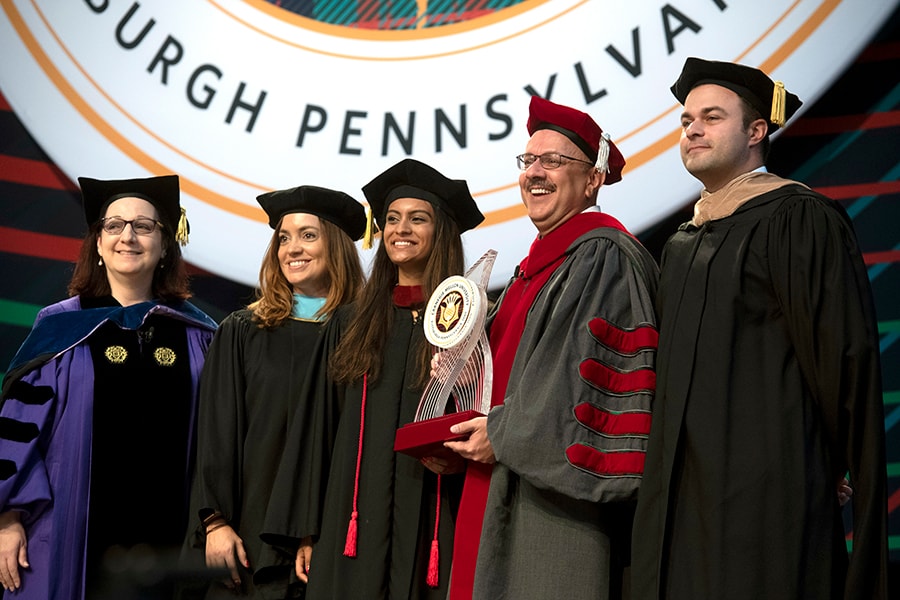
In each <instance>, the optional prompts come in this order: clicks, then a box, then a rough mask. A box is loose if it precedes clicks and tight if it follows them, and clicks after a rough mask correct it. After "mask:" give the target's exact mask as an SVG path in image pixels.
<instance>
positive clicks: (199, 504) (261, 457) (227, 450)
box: [186, 310, 327, 598]
mask: <svg viewBox="0 0 900 600" xmlns="http://www.w3.org/2000/svg"><path fill="white" fill-rule="evenodd" d="M252 316H253V314H252V312H251V311H249V310H240V311H236V312H234V313H232V314H231V315H229V316H228V317H226V318H225V319H224V320H223V321H222V323H221V325H220V327H219V330H218V331H217V333H216V337H215V339H214V340H213V343H212V346H211V347H210V351H209V356H208V357H207V361H206V367H205V368H204V370H203V384H202V385H201V390H200V418H199V429H198V444H199V449H198V453H197V467H196V469H195V471H196V476H195V480H194V485H193V488H192V497H191V508H192V516H193V518H194V520H193V522H192V526H191V528H190V530H189V531H188V539H187V541H186V545H187V546H188V547H189V548H193V550H192V551H191V550H187V554H188V555H189V557H190V558H188V560H189V561H190V562H191V563H192V564H194V565H197V564H201V565H202V564H204V562H203V561H204V558H203V557H204V556H205V545H206V537H205V528H204V527H203V525H202V522H201V521H202V519H203V518H205V517H206V516H208V515H209V514H211V513H212V512H214V511H218V512H220V513H222V515H223V516H224V518H225V519H226V520H227V521H228V523H229V524H230V525H231V526H232V527H233V528H234V530H235V531H236V532H237V534H238V535H239V536H240V537H241V539H242V540H243V543H244V549H245V550H246V552H247V558H248V560H249V562H250V571H249V572H248V571H247V570H246V569H243V567H241V569H240V571H241V578H242V581H243V589H242V592H243V593H244V594H247V595H250V596H252V597H258V598H284V597H285V595H286V594H294V593H300V591H299V589H296V588H299V587H301V586H300V585H299V584H298V583H297V579H296V576H295V575H294V557H293V556H291V555H288V554H285V553H280V552H277V551H275V550H274V549H273V548H272V547H270V546H268V545H266V544H264V543H263V542H262V540H261V538H260V534H261V533H262V532H263V529H264V526H263V523H264V520H265V515H266V509H267V507H268V504H269V499H270V497H271V494H272V490H273V485H274V480H275V475H276V473H277V470H278V465H279V463H280V460H281V455H282V451H283V448H284V446H285V443H286V441H287V433H288V427H289V423H290V422H291V420H292V418H293V416H294V413H295V412H296V411H302V410H304V404H303V403H302V388H303V386H304V382H305V381H306V378H307V373H308V370H309V367H310V364H311V359H312V357H313V356H315V353H316V352H317V350H316V349H317V347H318V345H319V344H320V343H321V341H322V339H323V332H324V330H325V328H326V327H327V325H323V324H322V323H319V322H315V321H303V320H298V319H292V318H291V319H287V320H286V321H285V322H284V323H283V324H282V325H280V326H278V327H274V328H270V329H260V328H259V326H258V323H257V322H255V321H253V319H252ZM191 555H192V556H191ZM289 586H291V588H290V589H289ZM218 595H222V597H226V596H228V595H233V593H232V592H230V591H228V590H226V589H225V587H224V586H223V585H222V584H221V583H219V582H218V581H215V582H213V583H212V584H211V585H210V586H209V593H208V595H207V597H218Z"/></svg>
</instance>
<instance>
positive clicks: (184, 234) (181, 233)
mask: <svg viewBox="0 0 900 600" xmlns="http://www.w3.org/2000/svg"><path fill="white" fill-rule="evenodd" d="M190 232H191V224H190V223H188V220H187V211H186V210H184V207H181V217H179V219H178V229H177V230H175V241H176V242H178V243H179V244H181V245H182V246H187V243H188V234H189V233H190Z"/></svg>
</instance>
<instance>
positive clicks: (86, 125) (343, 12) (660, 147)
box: [0, 0, 897, 286]
mask: <svg viewBox="0 0 900 600" xmlns="http://www.w3.org/2000/svg"><path fill="white" fill-rule="evenodd" d="M896 4H897V3H896V2H894V1H892V0H878V1H874V0H843V1H840V0H766V2H765V3H760V2H759V0H671V1H665V0H647V1H645V2H634V1H633V0H553V1H552V2H550V1H546V0H522V1H516V0H496V1H493V2H485V1H483V0H470V1H459V2H450V1H446V0H441V1H436V0H432V1H428V0H416V1H413V0H405V1H393V2H376V1H367V0H356V1H351V0H332V1H307V2H290V1H289V0H288V1H284V2H281V1H274V0H273V1H272V2H264V1H263V0H244V1H239V0H191V1H179V2H175V1H172V0H143V1H141V2H137V1H134V0H69V1H67V2H62V1H57V0H46V1H38V0H0V7H2V11H0V56H2V57H3V58H2V60H0V89H2V90H3V94H4V95H5V96H6V98H7V100H8V101H9V104H10V105H11V107H12V108H13V110H14V111H15V112H16V114H17V115H18V116H19V118H20V119H21V120H22V121H23V122H24V124H25V126H26V127H27V128H28V130H29V132H30V133H31V134H32V136H33V137H34V138H35V139H36V140H37V141H38V143H39V144H40V145H41V147H42V148H43V149H44V151H46V153H47V154H48V155H49V156H50V157H51V158H52V159H53V160H54V162H56V163H57V164H58V165H59V166H60V168H61V169H62V170H63V171H64V172H65V173H66V174H67V175H68V176H69V177H70V178H72V179H75V178H76V177H77V176H79V175H89V176H92V177H100V178H116V177H140V176H147V175H157V174H162V173H177V174H179V175H180V176H181V181H182V188H183V191H184V196H185V197H184V200H183V203H184V205H186V207H187V209H188V214H189V216H190V218H191V220H192V221H194V223H195V224H197V226H195V228H194V231H193V232H192V235H191V243H190V245H189V246H188V247H187V249H186V257H187V259H188V260H189V261H191V262H193V263H194V264H197V265H199V266H200V267H202V268H204V269H207V270H208V271H211V272H213V273H216V274H218V275H221V276H224V277H227V278H229V279H232V280H234V281H238V282H242V283H245V284H248V285H252V284H253V283H254V282H255V281H256V278H257V273H258V266H259V265H258V262H259V252H260V248H263V247H264V246H265V244H266V242H267V239H268V236H269V233H270V232H269V231H268V228H267V226H266V224H265V218H264V215H263V213H262V211H261V210H260V209H259V208H258V206H257V204H256V202H255V200H254V198H255V197H256V196H257V195H258V194H260V193H262V192H265V191H269V190H272V189H277V188H284V187H290V186H293V185H298V184H315V185H322V186H328V187H334V188H338V189H342V190H345V191H347V192H349V193H351V194H356V195H357V196H360V194H359V188H360V187H361V186H362V185H363V184H364V183H365V182H367V181H368V180H369V179H371V177H372V176H374V174H376V173H379V172H380V171H382V170H383V169H384V168H386V167H387V166H389V165H391V164H393V163H395V162H396V161H397V160H400V159H401V158H403V157H406V156H414V157H416V158H417V159H419V160H422V161H424V162H427V163H430V164H433V165H435V166H436V167H437V168H439V169H440V170H441V171H442V172H444V173H448V174H450V175H451V176H454V177H459V178H465V179H467V180H468V182H469V186H470V189H471V190H472V192H473V194H474V195H475V197H476V200H477V201H478V204H479V206H480V208H481V210H482V212H484V213H485V215H486V217H487V218H486V220H485V222H484V224H482V225H481V226H480V227H478V228H477V229H475V230H474V231H472V232H469V233H467V234H466V237H465V243H466V248H467V254H468V256H470V257H476V256H479V255H480V254H481V253H482V252H483V251H484V250H485V249H487V248H495V249H496V250H498V253H499V254H498V258H497V263H496V265H495V267H494V270H493V275H492V280H491V283H492V286H498V285H500V284H501V283H502V282H503V281H505V280H506V279H507V278H508V277H509V276H510V274H511V273H512V271H513V268H514V266H515V264H516V263H517V262H518V260H519V259H520V258H521V257H522V256H524V255H525V253H526V252H527V249H528V245H529V244H530V242H531V240H532V239H533V238H534V235H535V230H534V228H533V226H532V225H531V224H530V223H529V221H528V219H527V216H526V215H525V211H524V208H523V206H522V204H521V201H520V198H519V192H518V187H517V177H518V172H517V171H516V168H515V160H514V156H515V155H516V154H518V153H520V152H521V151H522V149H523V148H524V145H525V142H526V133H525V119H526V117H527V105H528V100H529V97H530V96H531V95H533V94H538V95H541V96H543V97H545V98H549V99H551V100H553V101H555V102H560V103H565V104H570V105H572V106H575V107H578V108H580V109H583V110H586V111H589V112H590V113H591V114H592V115H593V116H594V117H595V118H596V119H597V121H598V122H599V123H600V124H601V125H602V127H603V128H604V130H606V131H609V132H610V133H611V135H612V136H613V139H614V140H615V141H616V143H617V144H618V145H619V147H620V148H621V150H622V152H623V153H624V154H625V156H626V158H627V160H628V166H627V167H626V171H625V178H624V180H623V181H622V182H621V183H619V184H616V185H614V186H611V187H609V188H606V189H604V190H603V191H602V193H601V196H600V202H601V206H602V207H603V209H604V210H606V211H608V212H610V213H612V214H614V215H615V216H617V217H618V218H619V219H621V220H622V221H623V222H624V223H625V224H626V225H627V226H628V227H629V228H631V229H632V230H633V231H635V232H640V231H642V230H644V229H646V228H648V227H650V226H652V225H653V224H654V223H656V222H658V221H659V220H660V219H663V218H665V217H666V216H668V215H669V214H670V213H672V212H673V211H674V210H675V209H676V208H678V207H680V206H682V205H683V204H684V203H685V202H686V201H687V200H688V199H689V198H690V197H691V196H694V195H696V194H697V192H698V184H697V183H696V182H695V181H694V180H693V179H692V178H691V177H690V176H688V175H687V174H686V173H684V170H683V168H682V167H681V164H680V160H679V158H678V150H677V141H678V135H679V132H678V113H679V108H680V107H679V106H678V105H677V103H676V102H675V100H674V99H673V98H672V96H671V94H669V92H668V89H667V88H668V86H669V85H670V84H671V83H672V81H674V79H675V78H676V77H677V74H678V73H679V71H680V68H681V65H682V63H683V62H684V59H685V58H686V57H687V56H702V57H704V58H709V59H717V60H734V61H739V62H743V63H747V64H752V65H758V66H760V67H762V68H764V69H765V70H767V71H769V72H771V73H772V74H773V76H774V77H775V78H776V79H780V80H783V81H785V82H786V85H787V87H788V88H789V89H790V90H791V91H793V92H795V93H797V94H798V95H799V96H800V97H801V98H803V99H804V100H805V101H806V102H807V105H809V104H811V103H812V102H813V101H814V100H815V99H816V98H817V97H818V96H819V95H820V94H821V93H822V92H823V91H824V90H825V89H827V87H828V85H829V84H830V83H831V82H832V81H833V80H834V79H835V78H836V77H837V76H838V75H840V74H841V72H842V71H843V69H845V68H846V66H847V65H848V63H849V62H850V61H851V60H853V58H854V57H855V56H856V55H857V53H858V52H859V51H860V50H861V48H863V47H864V45H865V44H866V43H867V42H868V40H869V39H870V38H871V36H872V35H873V34H874V33H875V32H876V31H877V30H878V28H879V26H880V25H881V23H883V22H884V20H885V19H886V18H887V17H888V16H890V14H891V13H892V12H893V10H894V8H895V6H896ZM201 223H202V227H201V226H199V224H201Z"/></svg>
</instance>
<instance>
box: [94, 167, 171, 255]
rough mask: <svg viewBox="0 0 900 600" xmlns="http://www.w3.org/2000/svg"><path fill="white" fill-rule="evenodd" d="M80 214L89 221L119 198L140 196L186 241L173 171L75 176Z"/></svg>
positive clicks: (99, 216) (95, 220)
mask: <svg viewBox="0 0 900 600" xmlns="http://www.w3.org/2000/svg"><path fill="white" fill-rule="evenodd" d="M78 185H79V186H81V198H82V203H83V205H84V216H85V219H87V222H88V225H91V224H93V223H95V222H97V221H98V220H100V218H101V217H102V216H103V214H104V212H105V211H106V207H107V206H109V205H110V204H111V203H112V202H115V201H116V200H118V199H119V198H141V199H143V200H146V201H147V202H149V203H150V204H152V205H153V206H155V207H156V210H157V211H158V212H159V218H160V221H162V223H163V225H165V227H167V228H168V229H170V230H171V231H172V233H173V235H175V239H177V240H178V241H179V242H180V243H181V244H182V245H184V244H186V243H187V233H188V225H187V217H186V215H185V211H184V209H183V208H181V201H180V199H181V193H180V189H179V186H178V176H177V175H160V176H158V177H146V178H142V179H91V178H90V177H79V178H78Z"/></svg>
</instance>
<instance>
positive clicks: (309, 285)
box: [278, 213, 330, 298]
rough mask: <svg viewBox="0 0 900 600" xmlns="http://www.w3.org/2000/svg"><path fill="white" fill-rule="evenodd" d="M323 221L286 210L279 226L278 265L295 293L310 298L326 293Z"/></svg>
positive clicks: (327, 281)
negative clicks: (286, 212) (287, 212)
mask: <svg viewBox="0 0 900 600" xmlns="http://www.w3.org/2000/svg"><path fill="white" fill-rule="evenodd" d="M325 253H326V245H325V238H324V237H323V233H322V222H321V221H320V220H319V217H317V216H316V215H311V214H309V213H289V214H286V215H284V217H282V219H281V224H280V226H279V228H278V264H279V265H280V266H281V272H282V273H283V274H284V277H285V279H287V281H288V283H289V284H290V285H291V288H292V289H293V290H294V292H295V293H297V294H302V295H304V296H309V297H312V298H324V297H326V296H327V295H328V288H329V286H330V279H329V276H328V265H327V263H326V260H325Z"/></svg>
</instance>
